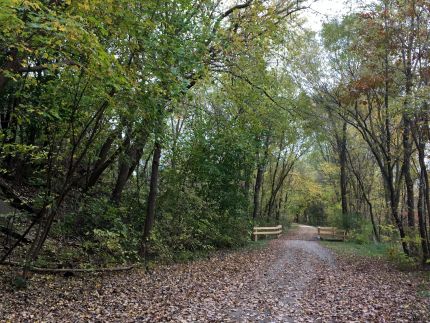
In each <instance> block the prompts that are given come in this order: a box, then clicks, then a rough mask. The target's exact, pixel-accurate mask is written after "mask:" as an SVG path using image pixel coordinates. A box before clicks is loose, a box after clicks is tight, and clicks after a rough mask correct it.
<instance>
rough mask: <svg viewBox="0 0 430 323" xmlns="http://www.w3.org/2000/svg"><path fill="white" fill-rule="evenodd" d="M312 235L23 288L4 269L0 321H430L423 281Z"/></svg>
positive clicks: (41, 279)
mask: <svg viewBox="0 0 430 323" xmlns="http://www.w3.org/2000/svg"><path fill="white" fill-rule="evenodd" d="M315 239H316V229H315V228H313V227H309V226H295V227H293V228H292V229H291V230H290V231H289V232H288V234H287V235H284V236H283V237H281V238H280V239H273V240H271V241H270V242H269V244H268V246H267V247H265V248H262V249H259V250H242V251H237V252H228V253H218V254H217V255H215V256H212V257H211V258H210V259H207V260H200V261H194V262H189V263H185V264H176V265H169V266H164V267H157V268H156V269H154V271H153V272H151V273H146V272H144V271H143V270H139V269H136V270H134V271H132V272H129V273H123V274H110V275H82V276H76V277H72V278H64V277H59V276H40V275H35V276H34V277H33V279H32V280H31V281H30V284H29V287H28V289H26V290H20V291H14V290H12V289H11V288H10V283H9V281H10V277H11V273H8V272H6V271H5V270H3V271H0V298H1V299H2V301H1V303H0V322H3V321H6V322H7V321H9V322H10V321H11V322H33V321H43V322H168V321H171V322H345V321H372V322H374V321H377V322H394V321H401V322H405V321H418V322H426V321H430V298H424V297H421V296H419V291H420V289H422V284H423V282H424V281H423V280H420V279H419V278H416V277H415V276H412V275H410V274H408V273H403V272H399V271H397V270H393V269H392V268H391V267H389V266H388V265H386V264H383V263H378V262H375V261H374V260H372V261H368V262H365V261H363V260H357V259H356V258H351V259H344V258H345V257H342V258H339V257H337V258H336V257H335V256H334V255H333V254H332V253H331V252H330V251H328V250H327V249H326V248H324V247H322V246H321V245H320V244H319V243H318V242H317V241H315ZM424 284H425V282H424ZM427 284H428V281H427ZM425 288H427V289H428V290H430V286H427V287H425Z"/></svg>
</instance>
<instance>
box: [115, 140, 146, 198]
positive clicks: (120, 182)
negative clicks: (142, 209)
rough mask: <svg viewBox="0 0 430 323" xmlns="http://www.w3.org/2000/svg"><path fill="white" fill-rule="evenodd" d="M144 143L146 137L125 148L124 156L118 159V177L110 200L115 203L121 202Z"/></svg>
mask: <svg viewBox="0 0 430 323" xmlns="http://www.w3.org/2000/svg"><path fill="white" fill-rule="evenodd" d="M145 144H146V138H145V139H144V140H142V141H141V142H135V143H133V144H132V145H131V146H130V148H129V149H128V150H127V153H126V156H125V158H122V159H121V160H120V162H119V166H118V177H117V180H116V183H115V187H114V189H113V191H112V196H111V201H112V202H114V203H115V204H119V203H120V202H121V196H122V192H123V190H124V188H125V186H126V184H127V182H128V180H129V179H130V177H131V175H132V174H133V171H134V170H135V169H136V166H137V164H138V163H139V162H140V159H141V158H142V155H143V150H144V148H145Z"/></svg>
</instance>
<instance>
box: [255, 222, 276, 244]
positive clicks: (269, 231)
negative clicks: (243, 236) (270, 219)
mask: <svg viewBox="0 0 430 323" xmlns="http://www.w3.org/2000/svg"><path fill="white" fill-rule="evenodd" d="M281 233H282V225H278V226H276V227H254V230H253V231H252V235H253V236H254V241H257V239H258V236H259V235H276V236H277V237H278V238H279V236H280V235H281Z"/></svg>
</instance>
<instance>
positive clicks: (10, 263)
mask: <svg viewBox="0 0 430 323" xmlns="http://www.w3.org/2000/svg"><path fill="white" fill-rule="evenodd" d="M0 265H2V266H13V267H23V268H24V267H26V269H27V270H29V271H31V272H34V273H40V274H64V273H100V272H117V271H128V270H131V269H133V268H134V266H124V267H111V268H41V267H34V266H26V265H25V264H23V263H20V262H16V261H5V262H3V263H1V264H0Z"/></svg>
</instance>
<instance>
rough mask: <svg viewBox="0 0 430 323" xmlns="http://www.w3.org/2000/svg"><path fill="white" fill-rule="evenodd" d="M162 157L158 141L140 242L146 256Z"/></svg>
mask: <svg viewBox="0 0 430 323" xmlns="http://www.w3.org/2000/svg"><path fill="white" fill-rule="evenodd" d="M160 157H161V145H160V143H159V142H158V141H157V142H156V143H155V146H154V154H153V158H152V169H151V178H150V182H149V194H148V201H147V208H146V218H145V224H144V226H143V235H142V239H141V244H140V250H139V254H140V256H141V257H145V256H146V254H147V252H148V246H149V238H150V235H151V230H152V226H153V224H154V218H155V205H156V199H157V186H158V173H159V166H160Z"/></svg>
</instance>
